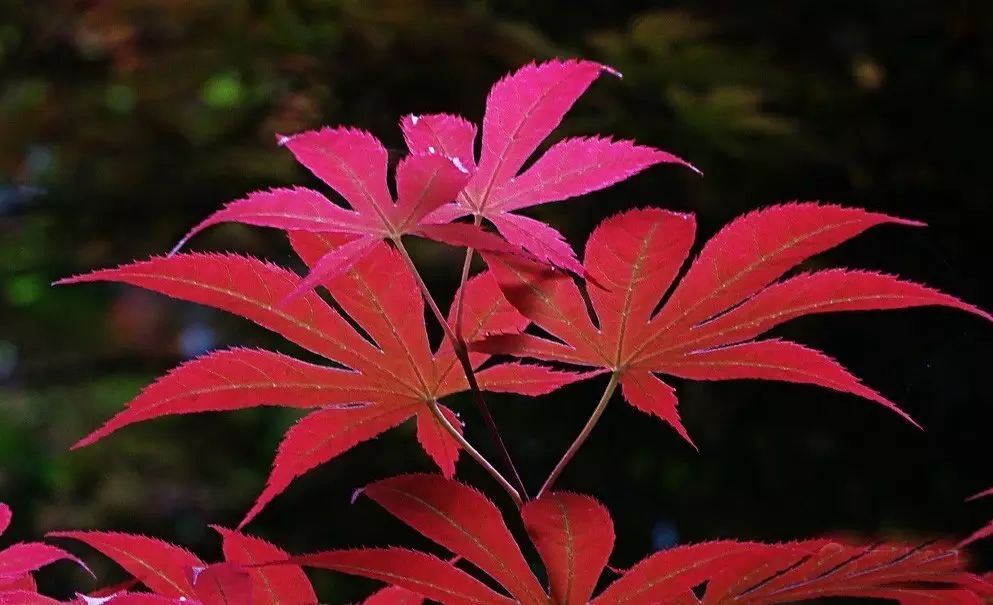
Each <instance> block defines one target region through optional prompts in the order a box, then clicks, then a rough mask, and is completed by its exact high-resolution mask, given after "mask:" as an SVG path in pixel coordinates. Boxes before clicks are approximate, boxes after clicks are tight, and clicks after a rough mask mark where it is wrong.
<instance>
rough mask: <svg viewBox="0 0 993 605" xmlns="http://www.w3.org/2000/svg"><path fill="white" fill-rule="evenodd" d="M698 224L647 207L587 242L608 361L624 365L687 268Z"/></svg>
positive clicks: (587, 261)
mask: <svg viewBox="0 0 993 605" xmlns="http://www.w3.org/2000/svg"><path fill="white" fill-rule="evenodd" d="M695 233H696V221H695V220H694V219H693V217H692V216H691V215H688V214H678V213H675V212H668V211H666V210H659V209H657V208H643V209H638V210H632V211H630V212H625V213H623V214H618V215H616V216H613V217H611V218H609V219H607V220H606V221H604V222H603V223H601V224H600V225H599V226H598V227H597V228H596V229H595V230H594V231H593V233H592V234H590V238H589V240H588V241H587V242H586V253H585V256H584V259H583V264H584V266H585V267H586V272H587V274H588V275H589V276H590V279H591V280H592V282H593V283H591V284H590V285H589V286H588V287H587V292H588V293H589V296H590V302H591V303H592V305H593V309H594V311H595V312H596V316H597V318H598V319H599V321H600V329H601V331H602V332H603V340H604V344H603V347H604V348H605V349H606V352H607V355H608V358H609V359H610V360H611V361H613V362H614V363H616V364H620V363H623V362H624V361H625V360H626V359H627V357H628V356H629V355H630V353H631V351H633V350H634V349H635V346H637V345H641V344H642V342H641V340H640V339H639V336H640V333H641V332H642V331H643V330H644V326H645V324H646V323H647V322H648V320H649V318H650V317H651V315H652V313H653V312H654V311H655V307H656V306H658V304H659V301H660V300H661V299H662V295H663V294H665V292H666V290H668V289H669V286H670V285H671V284H672V282H673V280H674V279H675V278H676V274H677V273H678V272H679V268H680V267H681V266H682V265H683V262H684V261H685V259H686V257H687V255H688V254H689V252H690V247H691V246H692V245H693V237H694V235H695Z"/></svg>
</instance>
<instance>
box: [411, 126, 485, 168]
mask: <svg viewBox="0 0 993 605" xmlns="http://www.w3.org/2000/svg"><path fill="white" fill-rule="evenodd" d="M400 129H401V130H402V131H403V138H404V140H405V141H406V143H407V148H408V149H410V152H411V153H419V154H423V153H440V154H442V155H445V156H448V157H450V158H452V159H456V160H458V161H459V163H460V164H461V165H462V166H463V167H465V168H466V169H467V170H469V171H473V170H475V168H476V156H475V152H474V151H473V145H474V144H475V141H476V125H475V124H473V123H472V122H470V121H468V120H466V119H465V118H463V117H461V116H453V115H450V114H444V113H436V114H428V115H406V116H404V117H403V119H402V120H401V121H400Z"/></svg>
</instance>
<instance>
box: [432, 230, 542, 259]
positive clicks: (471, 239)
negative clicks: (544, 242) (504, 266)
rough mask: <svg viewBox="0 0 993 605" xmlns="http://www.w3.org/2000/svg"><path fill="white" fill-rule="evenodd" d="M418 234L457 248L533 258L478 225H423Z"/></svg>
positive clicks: (521, 249) (518, 247)
mask: <svg viewBox="0 0 993 605" xmlns="http://www.w3.org/2000/svg"><path fill="white" fill-rule="evenodd" d="M417 234H418V235H421V236H423V237H426V238H428V239H433V240H435V241H438V242H441V243H443V244H448V245H449V246H455V247H456V248H474V249H476V250H479V251H481V252H498V253H500V254H510V255H514V256H521V257H524V258H528V259H530V258H533V257H532V256H531V254H530V253H528V252H527V251H525V250H524V249H523V248H521V247H520V246H517V245H514V244H512V243H509V242H508V241H507V240H505V239H504V238H502V237H500V236H499V235H496V234H495V233H490V232H489V231H486V230H485V229H483V228H482V227H479V226H478V225H472V224H469V223H449V224H447V225H441V224H438V225H433V224H431V225H421V226H420V227H419V228H418V230H417Z"/></svg>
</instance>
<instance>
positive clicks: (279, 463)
mask: <svg viewBox="0 0 993 605" xmlns="http://www.w3.org/2000/svg"><path fill="white" fill-rule="evenodd" d="M414 412H415V403H410V404H409V405H405V406H388V405H370V406H366V407H362V408H356V409H327V410H320V411H317V412H312V413H311V414H309V415H307V416H304V417H303V418H302V419H300V421H299V422H297V423H296V424H295V425H293V427H292V428H290V430H289V431H287V433H286V436H285V437H284V438H283V442H282V443H280V444H279V451H278V452H277V453H276V459H275V460H274V461H273V463H272V472H271V473H270V474H269V479H268V480H267V481H266V486H265V489H264V490H263V491H262V493H261V494H260V495H259V497H258V498H257V499H256V501H255V504H253V505H252V508H251V510H249V511H248V513H247V514H246V515H245V518H244V519H243V520H242V521H241V523H240V524H239V525H238V527H239V528H241V527H244V526H245V525H247V524H248V522H249V521H251V520H252V519H254V518H255V516H256V515H258V514H259V513H260V512H261V511H262V509H263V508H265V506H266V504H268V503H269V502H270V501H272V499H273V498H275V497H276V496H278V495H279V494H281V493H282V492H283V491H284V490H285V489H286V488H287V487H289V485H290V483H292V482H293V480H294V479H296V478H297V477H299V476H300V475H302V474H304V473H306V472H307V471H309V470H310V469H312V468H314V467H315V466H318V465H320V464H323V463H325V462H327V461H328V460H331V459H332V458H334V457H335V456H338V455H340V454H341V453H343V452H346V451H348V450H350V449H351V448H353V447H355V446H356V445H358V444H359V443H362V442H363V441H366V440H369V439H372V438H373V437H375V436H377V435H379V434H380V433H382V432H384V431H387V430H389V429H391V428H393V427H395V426H397V425H398V424H400V423H401V422H403V421H404V420H406V419H408V418H410V417H411V416H412V415H413V414H414Z"/></svg>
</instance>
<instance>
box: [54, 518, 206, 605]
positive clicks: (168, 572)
mask: <svg viewBox="0 0 993 605" xmlns="http://www.w3.org/2000/svg"><path fill="white" fill-rule="evenodd" d="M48 535H49V536H50V537H53V538H70V539H73V540H78V541H80V542H82V543H84V544H86V545H88V546H90V547H91V548H94V549H96V550H98V551H100V552H101V553H103V554H104V555H105V556H107V557H109V558H110V559H112V560H113V561H114V562H115V563H117V564H118V565H120V566H121V567H123V568H124V570H125V571H127V572H128V573H129V574H131V575H132V576H134V577H135V578H137V579H138V580H140V581H141V583H142V584H144V585H145V586H147V587H148V588H150V589H151V590H153V591H155V592H156V593H158V594H160V595H162V596H166V597H186V598H188V599H191V598H195V596H196V595H195V591H194V590H193V585H192V584H191V583H190V579H189V572H190V570H191V569H194V568H202V567H206V564H205V563H204V562H203V561H201V560H200V559H199V558H198V557H197V556H196V555H194V554H193V553H191V552H189V551H188V550H186V549H184V548H180V547H179V546H175V545H173V544H169V543H168V542H163V541H162V540H157V539H155V538H148V537H145V536H138V535H133V534H124V533H118V532H98V531H64V532H52V533H50V534H48Z"/></svg>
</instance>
